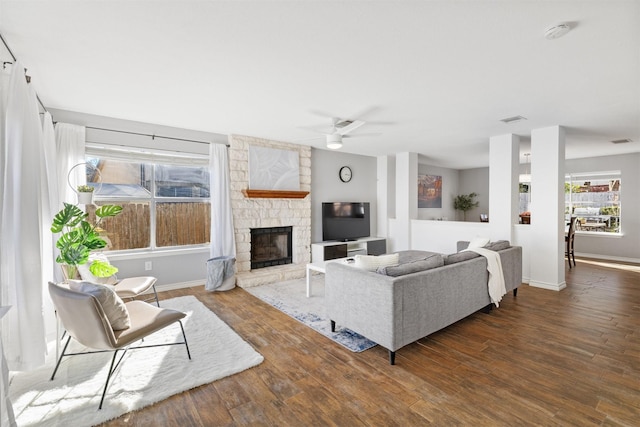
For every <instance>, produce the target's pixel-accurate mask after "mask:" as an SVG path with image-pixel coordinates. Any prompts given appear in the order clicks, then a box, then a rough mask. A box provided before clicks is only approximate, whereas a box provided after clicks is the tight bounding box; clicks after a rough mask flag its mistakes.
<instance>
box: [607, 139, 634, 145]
mask: <svg viewBox="0 0 640 427" xmlns="http://www.w3.org/2000/svg"><path fill="white" fill-rule="evenodd" d="M611 142H612V143H613V144H625V143H627V142H631V140H630V139H629V138H623V139H614V140H613V141H611Z"/></svg>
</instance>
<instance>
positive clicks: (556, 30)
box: [544, 22, 571, 40]
mask: <svg viewBox="0 0 640 427" xmlns="http://www.w3.org/2000/svg"><path fill="white" fill-rule="evenodd" d="M569 30H571V27H570V26H569V24H565V23H564V22H563V23H561V24H557V25H554V26H553V27H549V28H547V31H545V32H544V37H545V38H546V39H547V40H553V39H557V38H559V37H562V36H564V35H565V34H567V33H568V32H569Z"/></svg>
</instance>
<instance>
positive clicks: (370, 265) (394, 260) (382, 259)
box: [354, 253, 398, 271]
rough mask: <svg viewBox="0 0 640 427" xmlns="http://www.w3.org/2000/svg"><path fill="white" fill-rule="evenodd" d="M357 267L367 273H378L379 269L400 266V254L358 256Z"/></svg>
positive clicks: (356, 257)
mask: <svg viewBox="0 0 640 427" xmlns="http://www.w3.org/2000/svg"><path fill="white" fill-rule="evenodd" d="M355 259H356V262H355V264H354V265H355V266H356V267H358V268H361V269H363V270H367V271H376V270H377V269H378V268H379V267H388V266H391V265H398V254H397V253H396V254H387V255H378V256H375V255H356V256H355Z"/></svg>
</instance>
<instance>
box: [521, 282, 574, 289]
mask: <svg viewBox="0 0 640 427" xmlns="http://www.w3.org/2000/svg"><path fill="white" fill-rule="evenodd" d="M529 286H533V287H534V288H542V289H548V290H550V291H561V290H563V289H564V288H566V287H567V282H565V281H562V282H560V283H557V284H556V283H545V282H538V281H535V280H529Z"/></svg>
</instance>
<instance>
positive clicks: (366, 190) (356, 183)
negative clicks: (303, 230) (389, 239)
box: [311, 148, 377, 242]
mask: <svg viewBox="0 0 640 427" xmlns="http://www.w3.org/2000/svg"><path fill="white" fill-rule="evenodd" d="M342 166H349V167H350V168H351V171H352V172H353V178H352V179H351V181H349V182H342V181H340V178H339V177H338V171H339V170H340V168H341V167H342ZM376 170H377V159H376V158H375V157H369V156H360V155H357V154H349V153H344V152H341V151H332V150H320V149H316V148H314V149H312V150H311V241H312V242H321V241H322V203H323V202H369V203H370V204H371V205H370V211H371V235H372V236H376V235H377V234H376V233H377V226H376V223H377V214H376V210H377V185H376V183H377V174H376Z"/></svg>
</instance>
